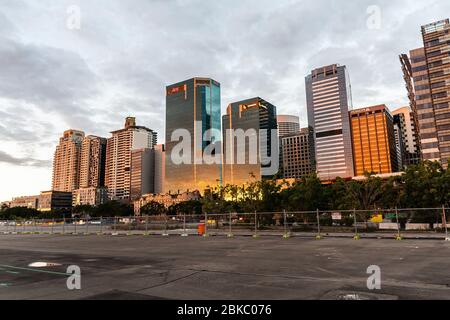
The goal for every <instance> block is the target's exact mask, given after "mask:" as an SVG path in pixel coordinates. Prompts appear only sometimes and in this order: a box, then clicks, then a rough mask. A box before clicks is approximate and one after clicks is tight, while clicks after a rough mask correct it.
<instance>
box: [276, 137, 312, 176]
mask: <svg viewBox="0 0 450 320" xmlns="http://www.w3.org/2000/svg"><path fill="white" fill-rule="evenodd" d="M280 144H281V154H282V157H281V158H282V159H283V164H282V168H283V178H284V179H301V178H303V177H305V176H307V175H309V174H311V173H313V172H315V171H316V167H315V159H314V137H313V131H312V129H311V128H303V129H301V130H299V131H298V132H297V133H291V134H288V135H285V136H282V137H280Z"/></svg>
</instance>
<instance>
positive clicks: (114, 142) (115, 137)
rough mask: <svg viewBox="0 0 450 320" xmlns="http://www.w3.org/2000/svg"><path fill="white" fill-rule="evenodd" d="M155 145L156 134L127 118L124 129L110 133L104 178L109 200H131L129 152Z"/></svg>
mask: <svg viewBox="0 0 450 320" xmlns="http://www.w3.org/2000/svg"><path fill="white" fill-rule="evenodd" d="M156 143H157V134H156V132H154V131H153V130H150V129H148V128H146V127H142V126H137V125H136V119H135V118H131V117H129V118H127V119H126V121H125V128H123V129H120V130H117V131H113V132H112V137H111V138H109V139H108V141H107V147H106V177H105V184H106V187H107V188H108V193H109V198H110V199H111V200H120V201H125V202H127V201H130V200H131V199H130V197H131V152H132V150H137V149H144V148H148V149H153V148H154V146H155V145H156Z"/></svg>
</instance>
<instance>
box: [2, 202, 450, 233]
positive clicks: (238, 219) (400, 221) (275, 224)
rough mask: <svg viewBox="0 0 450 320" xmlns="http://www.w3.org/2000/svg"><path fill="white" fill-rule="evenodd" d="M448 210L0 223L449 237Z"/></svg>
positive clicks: (38, 228)
mask: <svg viewBox="0 0 450 320" xmlns="http://www.w3.org/2000/svg"><path fill="white" fill-rule="evenodd" d="M449 210H450V209H449V208H444V207H442V208H420V209H418V208H412V209H391V210H385V209H383V210H328V211H320V210H317V211H304V212H270V213H263V212H254V213H233V212H230V213H225V214H203V215H186V214H181V215H177V216H165V215H164V216H141V217H104V218H103V217H102V218H85V219H82V218H61V219H21V220H0V234H60V235H113V236H117V235H129V236H132V235H142V236H150V235H159V236H170V235H182V236H192V235H201V236H206V237H207V236H226V237H234V236H248V237H254V238H259V237H263V236H280V237H284V238H289V237H296V236H297V237H301V236H303V237H315V238H317V239H321V238H323V237H326V236H335V237H353V238H355V239H360V238H364V237H367V238H370V237H380V236H394V237H395V238H397V239H402V238H403V237H405V236H411V237H415V236H416V237H437V238H444V239H447V240H448V239H449V236H448V227H450V224H449V219H450V217H449V216H450V211H449Z"/></svg>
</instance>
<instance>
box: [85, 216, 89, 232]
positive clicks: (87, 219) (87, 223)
mask: <svg viewBox="0 0 450 320" xmlns="http://www.w3.org/2000/svg"><path fill="white" fill-rule="evenodd" d="M88 234H89V218H86V232H85V235H88Z"/></svg>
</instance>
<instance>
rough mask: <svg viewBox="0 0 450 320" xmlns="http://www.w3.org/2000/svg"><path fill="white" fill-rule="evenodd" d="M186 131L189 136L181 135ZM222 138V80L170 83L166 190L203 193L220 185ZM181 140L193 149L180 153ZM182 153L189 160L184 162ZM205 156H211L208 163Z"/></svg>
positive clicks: (168, 87) (198, 79) (167, 89)
mask: <svg viewBox="0 0 450 320" xmlns="http://www.w3.org/2000/svg"><path fill="white" fill-rule="evenodd" d="M183 132H184V133H185V134H188V137H185V134H183V138H180V133H183ZM172 138H175V139H172ZM186 138H189V140H186ZM172 140H174V141H172ZM182 140H183V141H182ZM221 141H222V137H221V106H220V83H218V82H217V81H214V80H212V79H209V78H193V79H189V80H186V81H182V82H179V83H175V84H173V85H170V86H167V88H166V181H165V189H166V191H167V192H171V193H177V192H185V191H193V190H199V191H200V192H203V191H204V190H205V189H206V188H208V187H210V188H214V187H217V186H218V185H220V184H221V182H222V177H221V172H222V166H221V163H220V162H221ZM181 143H183V144H184V145H186V143H188V144H189V146H190V148H189V150H186V149H184V150H183V151H181V152H180V145H181ZM186 152H187V153H189V154H185V153H186ZM180 156H182V157H183V158H184V159H185V160H184V161H183V163H181V164H180V163H179V161H178V160H179V159H178V158H180ZM186 156H187V157H186ZM205 156H209V160H206V162H205ZM177 159H178V160H177ZM213 159H216V160H218V161H212V160H213Z"/></svg>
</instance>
